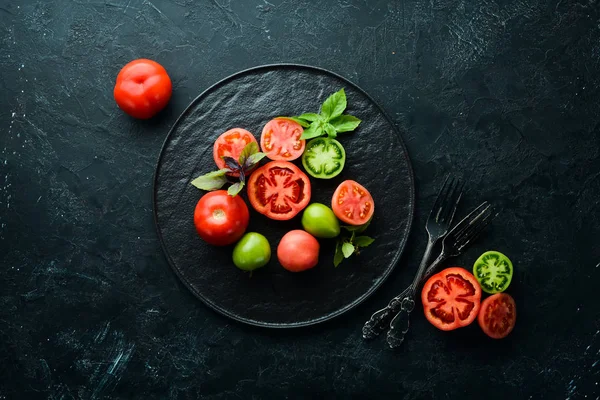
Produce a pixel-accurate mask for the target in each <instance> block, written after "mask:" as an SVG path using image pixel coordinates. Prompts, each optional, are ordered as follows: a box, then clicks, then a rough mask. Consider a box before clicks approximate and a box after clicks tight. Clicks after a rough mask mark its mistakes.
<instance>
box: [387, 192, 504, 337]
mask: <svg viewBox="0 0 600 400" xmlns="http://www.w3.org/2000/svg"><path fill="white" fill-rule="evenodd" d="M492 212H493V208H492V207H491V205H490V204H489V203H488V202H483V203H482V204H481V205H480V206H479V207H477V208H476V209H475V210H473V211H472V212H471V213H470V214H469V215H467V216H466V217H465V218H464V219H463V220H462V221H460V222H459V223H458V224H457V225H456V226H455V227H454V228H452V230H451V231H450V232H448V234H447V235H446V237H444V240H443V241H442V252H441V253H440V255H439V256H438V258H436V259H435V261H433V263H431V265H430V266H429V268H427V270H426V271H425V273H424V274H423V276H422V278H421V280H420V281H415V282H413V284H412V285H411V286H409V287H408V288H407V289H406V290H405V291H404V292H403V294H401V295H400V296H399V297H400V303H401V306H400V312H399V313H398V315H396V316H395V317H394V319H393V320H392V322H391V323H390V330H389V331H388V333H387V342H388V345H389V346H390V347H391V348H395V347H398V346H400V345H401V344H402V342H403V341H404V336H405V335H406V332H408V328H409V327H410V322H409V318H410V312H411V311H412V310H413V309H414V307H415V301H414V297H415V294H416V293H417V292H418V289H419V286H421V284H422V283H423V282H424V281H425V280H426V279H427V278H428V277H429V276H430V275H431V274H432V273H433V272H434V271H435V269H436V268H437V267H438V266H439V265H440V264H441V263H442V262H443V261H445V260H447V259H448V258H450V257H456V256H458V255H459V254H461V253H462V251H463V249H464V248H465V247H467V246H468V245H469V244H471V243H472V242H473V241H474V240H475V239H476V238H477V237H478V236H479V234H480V233H481V231H483V229H484V228H485V227H486V226H487V225H488V224H489V223H490V222H491V220H492V218H493V217H494V216H493V215H492Z"/></svg>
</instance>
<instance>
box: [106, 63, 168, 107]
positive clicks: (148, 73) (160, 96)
mask: <svg viewBox="0 0 600 400" xmlns="http://www.w3.org/2000/svg"><path fill="white" fill-rule="evenodd" d="M171 93H172V84H171V78H169V75H168V74H167V71H166V70H165V69H164V67H163V66H162V65H160V64H159V63H157V62H156V61H152V60H147V59H144V58H141V59H138V60H133V61H131V62H130V63H128V64H126V65H125V66H124V67H123V68H122V69H121V71H120V72H119V75H117V81H116V83H115V87H114V90H113V96H114V98H115V101H116V102H117V105H118V106H119V108H121V109H122V110H123V111H125V112H126V113H127V114H129V115H131V116H132V117H134V118H139V119H148V118H151V117H153V116H154V115H155V114H156V113H158V112H159V111H160V110H162V109H163V108H165V106H166V105H167V103H168V102H169V100H170V99H171Z"/></svg>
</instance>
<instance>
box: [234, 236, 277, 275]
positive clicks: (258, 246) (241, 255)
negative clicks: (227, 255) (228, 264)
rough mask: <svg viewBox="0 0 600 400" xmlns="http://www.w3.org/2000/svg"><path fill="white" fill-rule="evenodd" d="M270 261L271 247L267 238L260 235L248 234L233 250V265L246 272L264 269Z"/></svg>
mask: <svg viewBox="0 0 600 400" xmlns="http://www.w3.org/2000/svg"><path fill="white" fill-rule="evenodd" d="M270 259H271V246H270V245H269V241H268V240H267V238H266V237H264V236H263V235H261V234H260V233H256V232H248V233H246V234H245V235H244V236H242V238H241V239H240V241H239V242H237V244H236V245H235V247H234V249H233V263H234V264H235V266H236V267H238V268H239V269H241V270H244V271H254V270H255V269H257V268H260V267H264V266H265V265H267V264H268V263H269V260H270Z"/></svg>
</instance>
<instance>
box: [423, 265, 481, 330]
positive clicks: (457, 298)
mask: <svg viewBox="0 0 600 400" xmlns="http://www.w3.org/2000/svg"><path fill="white" fill-rule="evenodd" d="M421 301H422V302H423V308H424V311H425V317H426V318H427V320H428V321H429V322H431V324H432V325H433V326H435V327H436V328H439V329H441V330H443V331H451V330H453V329H457V328H462V327H464V326H467V325H469V324H470V323H471V322H473V321H475V318H477V313H478V312H479V306H480V301H481V287H480V286H479V283H478V282H477V279H475V277H474V276H473V275H472V274H471V273H470V272H469V271H467V270H466V269H464V268H460V267H451V268H446V269H445V270H443V271H442V272H440V273H438V274H435V275H433V276H432V277H431V278H429V279H428V280H427V282H425V286H423V291H422V292H421Z"/></svg>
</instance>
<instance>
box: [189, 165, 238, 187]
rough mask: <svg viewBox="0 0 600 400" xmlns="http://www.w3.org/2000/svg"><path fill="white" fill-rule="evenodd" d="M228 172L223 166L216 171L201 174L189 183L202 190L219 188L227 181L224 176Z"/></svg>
mask: <svg viewBox="0 0 600 400" xmlns="http://www.w3.org/2000/svg"><path fill="white" fill-rule="evenodd" d="M228 172H229V169H227V168H223V169H220V170H218V171H213V172H209V173H208V174H204V175H201V176H199V177H197V178H196V179H194V180H193V181H192V182H191V183H192V185H194V186H195V187H197V188H198V189H202V190H208V191H211V190H217V189H221V188H222V187H223V185H224V184H226V183H227V177H226V176H225V175H226V174H227V173H228Z"/></svg>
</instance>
